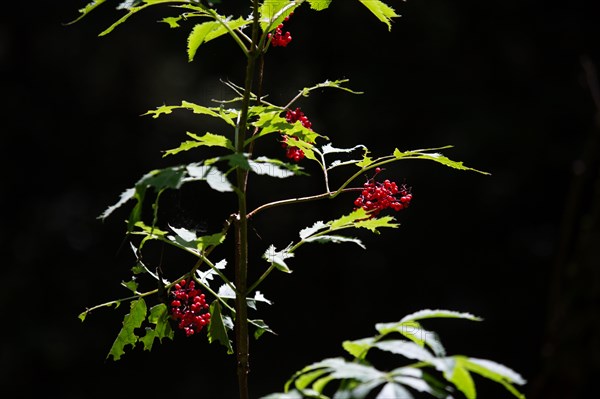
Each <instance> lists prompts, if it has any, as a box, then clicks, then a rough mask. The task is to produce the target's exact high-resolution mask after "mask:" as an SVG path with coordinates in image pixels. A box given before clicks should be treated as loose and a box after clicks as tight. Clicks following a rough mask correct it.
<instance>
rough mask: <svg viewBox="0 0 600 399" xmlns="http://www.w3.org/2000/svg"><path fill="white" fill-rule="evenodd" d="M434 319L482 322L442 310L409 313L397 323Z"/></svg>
mask: <svg viewBox="0 0 600 399" xmlns="http://www.w3.org/2000/svg"><path fill="white" fill-rule="evenodd" d="M432 318H433V319H435V318H451V319H467V320H472V321H481V320H483V319H482V318H481V317H477V316H475V315H472V314H471V313H466V312H456V311H454V310H444V309H423V310H419V311H417V312H414V313H411V314H409V315H406V316H404V317H403V318H402V319H401V320H400V321H399V323H405V322H408V321H415V320H423V319H432ZM383 325H385V323H381V324H377V325H376V328H377V330H379V327H377V326H383Z"/></svg>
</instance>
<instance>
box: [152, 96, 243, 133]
mask: <svg viewBox="0 0 600 399" xmlns="http://www.w3.org/2000/svg"><path fill="white" fill-rule="evenodd" d="M176 109H187V110H190V111H192V112H193V113H194V114H198V115H208V116H212V117H213V118H219V119H222V120H223V121H224V122H225V123H227V124H228V125H230V126H233V127H235V122H234V121H233V118H235V117H236V116H237V112H238V111H236V110H224V109H222V108H221V107H205V106H203V105H198V104H194V103H192V102H189V101H182V102H181V105H163V106H160V107H157V108H156V109H155V110H150V111H148V112H146V113H144V114H142V116H144V115H152V118H154V119H156V118H158V117H159V116H161V115H163V114H164V115H168V114H171V113H173V110H176Z"/></svg>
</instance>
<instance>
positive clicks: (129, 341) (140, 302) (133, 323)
mask: <svg viewBox="0 0 600 399" xmlns="http://www.w3.org/2000/svg"><path fill="white" fill-rule="evenodd" d="M146 312H147V309H146V302H145V301H144V299H143V298H140V299H136V300H133V301H131V305H130V311H129V313H128V314H126V315H125V317H124V318H123V327H122V328H121V331H119V334H118V335H117V338H116V339H115V341H114V343H113V345H112V347H111V348H110V351H109V353H108V355H107V356H106V357H107V358H108V357H109V356H112V357H113V360H115V361H117V360H119V359H120V358H121V356H122V355H124V354H125V346H127V345H131V346H132V347H134V346H135V344H136V342H137V341H138V336H137V335H135V329H136V328H140V327H141V326H142V323H143V322H144V320H145V319H146Z"/></svg>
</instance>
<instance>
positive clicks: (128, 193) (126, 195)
mask: <svg viewBox="0 0 600 399" xmlns="http://www.w3.org/2000/svg"><path fill="white" fill-rule="evenodd" d="M134 197H135V187H132V188H128V189H127V190H125V191H123V192H122V193H121V195H120V196H119V201H117V203H116V204H114V205H111V206H109V207H108V208H106V210H105V211H104V212H102V214H101V215H100V216H98V219H102V220H104V219H106V218H107V217H108V216H110V214H111V213H113V212H114V211H115V209H117V208H119V207H120V206H121V205H123V204H124V203H126V202H127V201H129V200H130V199H133V198H134Z"/></svg>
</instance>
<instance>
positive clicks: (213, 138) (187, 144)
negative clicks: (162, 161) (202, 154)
mask: <svg viewBox="0 0 600 399" xmlns="http://www.w3.org/2000/svg"><path fill="white" fill-rule="evenodd" d="M186 134H187V135H188V136H190V137H191V138H193V139H194V140H195V141H189V140H188V141H184V142H183V143H181V145H180V146H179V147H177V148H174V149H172V150H167V151H165V153H164V155H163V157H166V156H167V155H175V154H177V153H180V152H181V151H188V150H191V149H192V148H197V147H202V146H206V147H223V148H227V149H229V150H232V151H234V150H235V149H234V148H233V144H231V140H229V139H228V138H227V137H225V136H221V135H220V134H212V133H206V134H204V135H203V136H198V135H196V134H194V133H190V132H186Z"/></svg>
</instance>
